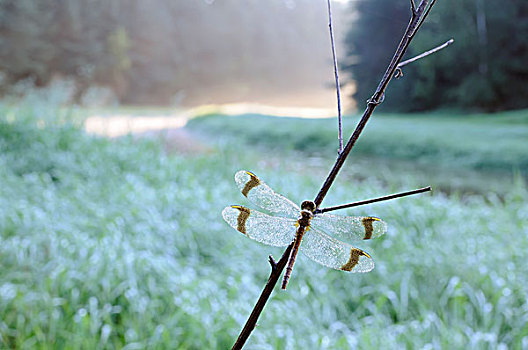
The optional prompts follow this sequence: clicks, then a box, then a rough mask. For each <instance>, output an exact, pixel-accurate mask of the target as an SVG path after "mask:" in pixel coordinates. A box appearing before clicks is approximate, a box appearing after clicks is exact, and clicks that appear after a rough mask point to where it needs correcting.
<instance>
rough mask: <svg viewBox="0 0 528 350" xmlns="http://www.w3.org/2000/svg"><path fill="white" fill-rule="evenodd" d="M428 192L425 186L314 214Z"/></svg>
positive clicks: (317, 211)
mask: <svg viewBox="0 0 528 350" xmlns="http://www.w3.org/2000/svg"><path fill="white" fill-rule="evenodd" d="M429 191H431V186H427V187H424V188H419V189H417V190H412V191H407V192H401V193H396V194H391V195H388V196H383V197H379V198H374V199H367V200H364V201H359V202H354V203H348V204H342V205H337V206H335V207H328V208H323V209H318V210H316V212H315V213H316V214H318V213H327V212H329V211H334V210H339V209H346V208H353V207H359V206H360V205H366V204H371V203H376V202H383V201H388V200H390V199H395V198H401V197H405V196H411V195H413V194H418V193H423V192H429Z"/></svg>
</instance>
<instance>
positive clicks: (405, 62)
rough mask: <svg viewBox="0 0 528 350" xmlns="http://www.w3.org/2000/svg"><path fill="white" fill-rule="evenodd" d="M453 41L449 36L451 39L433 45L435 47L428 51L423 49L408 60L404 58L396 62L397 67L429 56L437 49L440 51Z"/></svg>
mask: <svg viewBox="0 0 528 350" xmlns="http://www.w3.org/2000/svg"><path fill="white" fill-rule="evenodd" d="M454 42H455V39H453V38H451V39H449V40H448V41H446V42H445V43H443V44H442V45H438V46H437V47H435V48H433V49H431V50H429V51H425V52H424V53H421V54H419V55H417V56H414V57H413V58H409V59H408V60H405V61H403V62H400V63H399V64H398V68H401V67H403V66H406V65H408V64H409V63H413V62H414V61H418V60H419V59H421V58H424V57H427V56H429V55H431V54H433V53H435V52H437V51H440V50H442V49H443V48H446V47H448V46H449V45H451V44H452V43H454Z"/></svg>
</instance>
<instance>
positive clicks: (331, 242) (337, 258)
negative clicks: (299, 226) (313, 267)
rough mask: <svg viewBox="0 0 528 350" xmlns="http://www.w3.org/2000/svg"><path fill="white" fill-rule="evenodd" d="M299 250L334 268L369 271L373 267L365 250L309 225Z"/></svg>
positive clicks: (314, 259) (349, 270)
mask: <svg viewBox="0 0 528 350" xmlns="http://www.w3.org/2000/svg"><path fill="white" fill-rule="evenodd" d="M301 251H302V252H303V253H304V254H305V255H306V256H308V257H309V258H310V259H312V260H313V261H315V262H318V263H319V264H321V265H324V266H328V267H331V268H333V269H336V270H342V271H348V272H369V271H370V270H372V269H373V268H374V261H373V260H372V258H371V257H370V255H369V254H368V253H367V252H365V251H363V250H361V249H359V248H356V247H353V246H351V245H350V244H348V243H345V242H341V241H339V240H337V239H335V238H332V237H330V236H328V235H327V234H325V233H324V232H321V231H319V230H317V229H315V228H313V227H311V226H310V228H309V230H307V231H306V233H305V234H304V237H303V241H302V243H301Z"/></svg>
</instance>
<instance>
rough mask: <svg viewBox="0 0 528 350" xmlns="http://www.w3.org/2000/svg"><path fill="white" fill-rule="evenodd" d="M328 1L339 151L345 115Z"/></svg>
mask: <svg viewBox="0 0 528 350" xmlns="http://www.w3.org/2000/svg"><path fill="white" fill-rule="evenodd" d="M327 3H328V28H329V29H330V41H331V43H332V56H333V58H334V75H335V85H336V94H337V123H338V130H337V138H338V140H339V153H341V152H343V117H342V115H341V87H340V85H339V71H338V66H337V54H336V48H335V39H334V29H333V26H332V7H331V6H330V0H327Z"/></svg>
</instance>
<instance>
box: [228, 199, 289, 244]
mask: <svg viewBox="0 0 528 350" xmlns="http://www.w3.org/2000/svg"><path fill="white" fill-rule="evenodd" d="M222 216H223V217H224V220H225V221H226V222H227V223H228V224H229V225H230V226H231V227H232V228H234V229H235V230H237V231H238V232H240V233H243V234H245V235H246V236H248V237H249V238H251V239H254V240H255V241H257V242H261V243H264V244H267V245H271V246H275V247H284V246H287V245H288V244H290V243H291V242H292V241H293V238H294V237H295V231H296V230H297V228H296V226H295V224H296V222H297V221H296V220H293V219H287V218H281V217H276V216H270V215H267V214H264V213H261V212H259V211H256V210H250V209H249V208H246V207H243V206H241V205H233V206H231V207H226V208H225V209H224V210H223V211H222Z"/></svg>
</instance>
